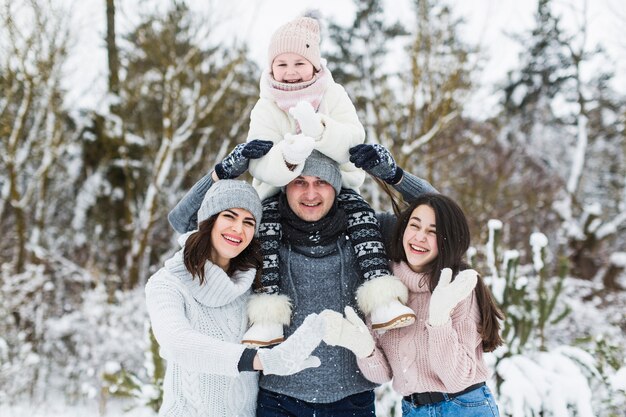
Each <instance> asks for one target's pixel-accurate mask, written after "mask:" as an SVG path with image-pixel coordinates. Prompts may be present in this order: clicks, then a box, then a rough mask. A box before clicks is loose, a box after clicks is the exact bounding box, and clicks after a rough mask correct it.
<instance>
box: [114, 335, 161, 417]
mask: <svg viewBox="0 0 626 417" xmlns="http://www.w3.org/2000/svg"><path fill="white" fill-rule="evenodd" d="M148 334H149V336H148V338H149V343H150V349H149V350H147V351H146V353H145V361H144V365H145V370H146V372H141V373H138V372H133V371H128V370H126V369H125V368H120V367H119V364H118V363H115V362H113V363H110V364H109V366H107V369H106V371H105V373H104V374H103V379H104V382H105V385H106V389H107V391H108V393H109V394H111V395H112V396H115V397H125V398H132V399H133V402H132V405H131V406H144V405H145V406H148V407H150V408H151V409H152V410H154V411H159V408H160V407H161V403H162V402H163V377H164V376H165V362H164V361H163V359H162V358H161V356H160V355H159V345H158V342H157V341H156V339H155V337H154V334H153V333H152V330H149V331H148ZM142 377H144V378H145V377H147V381H146V380H144V379H142Z"/></svg>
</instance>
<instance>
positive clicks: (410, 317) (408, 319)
mask: <svg viewBox="0 0 626 417" xmlns="http://www.w3.org/2000/svg"><path fill="white" fill-rule="evenodd" d="M413 323H415V314H403V315H401V316H399V317H396V318H394V319H393V320H390V321H388V322H386V323H377V324H373V325H372V329H373V330H391V329H399V328H401V327H406V326H410V325H411V324H413Z"/></svg>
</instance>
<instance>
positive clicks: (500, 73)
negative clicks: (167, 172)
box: [64, 0, 626, 109]
mask: <svg viewBox="0 0 626 417" xmlns="http://www.w3.org/2000/svg"><path fill="white" fill-rule="evenodd" d="M64 1H65V2H69V3H71V4H72V5H73V16H74V18H75V19H74V21H75V22H76V23H75V24H76V33H77V38H78V40H77V44H76V46H75V49H74V56H73V60H72V62H71V64H70V65H68V70H69V71H70V73H69V76H68V84H67V85H68V88H70V91H71V95H70V101H69V103H68V104H69V105H70V106H71V107H94V106H97V105H98V103H97V102H96V100H98V99H99V98H100V97H102V94H103V93H104V90H105V89H106V55H105V49H104V40H103V39H104V35H105V31H106V20H105V3H104V1H103V0H82V1H79V0H64ZM188 2H189V4H191V7H192V8H193V9H194V10H197V11H198V15H203V16H211V18H210V19H211V21H214V22H215V21H217V22H220V23H219V24H218V25H215V31H216V32H217V33H221V34H223V36H224V37H225V39H226V41H228V42H230V41H233V40H236V41H238V42H244V41H247V42H248V45H249V47H250V51H251V57H252V59H254V60H255V61H256V62H258V63H259V65H263V64H264V62H265V57H266V48H267V44H268V42H269V39H270V36H271V34H272V33H273V31H274V30H275V29H276V28H278V27H279V26H280V25H281V24H283V23H284V22H286V21H288V20H290V19H292V18H294V17H296V16H298V15H299V14H301V13H302V12H303V11H305V10H307V9H317V10H319V11H320V12H321V14H322V16H323V17H333V18H334V19H335V20H338V21H339V22H340V23H345V24H348V23H350V22H351V20H352V16H353V14H354V9H355V8H354V5H353V0H298V1H293V0H292V1H289V0H254V1H253V0H228V1H223V0H188ZM448 3H449V4H451V5H452V7H453V11H454V12H455V13H456V14H457V16H459V17H462V18H463V19H464V20H465V21H466V22H467V25H466V26H465V30H464V31H463V32H462V35H463V38H464V40H465V41H466V42H469V43H472V44H479V45H481V47H482V48H483V50H484V51H485V52H486V53H487V56H488V63H487V65H486V66H485V69H484V71H483V73H482V76H481V78H480V82H481V83H482V84H484V85H485V86H489V87H488V88H485V89H483V90H481V91H480V92H479V93H478V94H477V95H476V97H474V101H475V102H477V103H481V106H480V108H482V109H484V108H485V103H489V102H490V100H491V103H489V104H493V100H494V99H493V97H492V94H491V89H492V88H493V87H492V85H493V84H494V83H495V82H497V81H501V80H503V79H504V77H505V75H506V72H507V70H509V69H510V68H512V67H514V65H515V63H516V61H517V56H518V53H519V48H520V45H518V44H517V43H516V42H514V41H512V40H510V39H509V38H508V37H507V36H506V35H505V33H506V32H508V33H519V32H520V31H522V30H523V29H525V28H528V27H529V26H530V25H531V24H532V22H533V12H534V10H535V8H536V1H535V0H521V1H520V0H472V1H463V0H449V1H448ZM586 3H588V4H587V7H588V10H589V12H588V13H587V16H588V19H589V36H588V39H589V43H590V44H591V45H593V44H595V43H597V42H602V44H603V45H604V47H605V48H606V49H607V50H608V51H609V53H610V54H611V55H612V56H613V58H614V60H615V62H614V65H615V66H616V68H617V70H618V73H620V74H626V58H625V57H626V41H624V40H623V30H622V29H621V28H622V27H623V26H624V24H626V2H624V1H620V0H593V1H591V0H587V1H585V0H555V3H554V4H555V8H556V10H557V12H558V13H560V14H562V15H563V17H564V19H565V21H566V22H567V24H568V25H569V26H570V27H578V26H580V25H579V22H580V16H581V15H582V10H583V9H584V7H585V4H586ZM169 4H171V2H170V1H169V0H161V1H158V0H136V1H133V2H122V1H120V0H117V2H116V6H117V8H118V10H117V11H118V21H117V24H118V30H119V31H123V30H124V29H125V28H129V27H132V26H133V25H134V24H135V23H136V22H137V21H138V18H137V11H138V10H141V9H142V7H146V8H147V7H149V8H151V9H153V8H155V7H157V8H160V9H163V10H165V9H166V8H167V6H168V5H169ZM155 5H156V6H155ZM411 7H412V1H411V0H386V9H385V12H386V13H387V14H388V16H389V19H390V20H392V21H393V20H398V19H399V20H401V21H403V22H404V23H407V17H409V18H410V16H411V15H412V12H410V11H409V12H407V11H408V10H410V8H411ZM207 18H208V17H207ZM323 36H324V34H322V37H323ZM323 53H324V47H323V45H322V56H323ZM617 57H620V58H619V59H617ZM616 88H618V90H619V91H621V92H624V93H626V77H623V76H622V77H620V78H619V79H618V81H617V82H616ZM487 107H489V105H488V106H487Z"/></svg>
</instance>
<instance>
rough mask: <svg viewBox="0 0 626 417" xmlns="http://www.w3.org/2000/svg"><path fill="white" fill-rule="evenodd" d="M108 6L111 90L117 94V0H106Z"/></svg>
mask: <svg viewBox="0 0 626 417" xmlns="http://www.w3.org/2000/svg"><path fill="white" fill-rule="evenodd" d="M106 7H107V35H106V43H107V55H108V60H109V91H110V92H111V93H113V94H115V95H117V94H119V92H120V79H119V70H120V62H119V58H118V54H117V44H116V43H115V1H114V0H106ZM116 107H117V106H116ZM111 110H113V109H111ZM114 113H115V112H114Z"/></svg>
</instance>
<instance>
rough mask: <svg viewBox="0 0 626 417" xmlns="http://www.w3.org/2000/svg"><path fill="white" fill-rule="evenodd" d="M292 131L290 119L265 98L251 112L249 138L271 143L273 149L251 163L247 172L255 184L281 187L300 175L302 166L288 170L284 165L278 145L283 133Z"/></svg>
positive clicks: (280, 148)
mask: <svg viewBox="0 0 626 417" xmlns="http://www.w3.org/2000/svg"><path fill="white" fill-rule="evenodd" d="M291 131H294V132H295V129H292V128H291V126H290V121H289V117H288V116H287V115H286V114H285V113H284V112H283V111H281V110H280V109H278V107H276V105H275V104H274V103H272V102H270V101H269V100H267V99H260V100H259V101H257V103H256V105H255V106H254V108H253V109H252V112H251V113H250V129H249V130H248V139H247V141H248V142H250V141H251V140H254V139H261V140H270V141H272V142H273V143H274V146H272V148H271V149H270V150H269V152H268V153H267V154H265V155H264V156H262V157H261V158H258V159H252V160H250V164H249V166H248V170H249V171H250V175H252V177H254V178H255V179H256V180H257V181H259V182H262V183H266V184H269V185H271V186H274V187H282V186H284V185H286V184H288V183H289V182H290V181H291V180H293V179H295V178H296V177H298V175H300V173H301V172H302V169H303V168H304V164H299V165H296V167H295V168H294V169H289V168H288V167H287V164H286V163H285V158H284V156H283V151H282V147H281V146H277V145H278V143H279V142H281V141H282V140H283V138H284V134H285V133H289V132H291Z"/></svg>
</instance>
